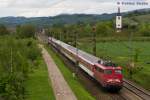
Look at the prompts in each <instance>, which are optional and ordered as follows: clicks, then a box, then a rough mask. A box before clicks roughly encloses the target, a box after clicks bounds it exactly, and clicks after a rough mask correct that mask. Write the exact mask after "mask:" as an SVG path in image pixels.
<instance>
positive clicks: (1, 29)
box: [0, 25, 9, 35]
mask: <svg viewBox="0 0 150 100" xmlns="http://www.w3.org/2000/svg"><path fill="white" fill-rule="evenodd" d="M6 34H9V31H8V30H7V28H6V27H5V26H4V25H0V35H6Z"/></svg>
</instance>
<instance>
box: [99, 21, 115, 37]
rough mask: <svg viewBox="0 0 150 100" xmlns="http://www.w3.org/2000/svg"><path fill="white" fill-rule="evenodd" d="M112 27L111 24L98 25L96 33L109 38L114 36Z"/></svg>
mask: <svg viewBox="0 0 150 100" xmlns="http://www.w3.org/2000/svg"><path fill="white" fill-rule="evenodd" d="M112 32H113V30H112V25H111V23H110V22H100V23H97V24H96V33H97V35H100V36H104V37H105V36H109V35H110V34H112Z"/></svg>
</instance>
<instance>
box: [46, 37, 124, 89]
mask: <svg viewBox="0 0 150 100" xmlns="http://www.w3.org/2000/svg"><path fill="white" fill-rule="evenodd" d="M48 43H49V44H51V45H52V46H53V47H55V48H56V49H58V50H59V51H60V52H61V53H62V54H64V55H65V56H66V57H67V58H69V59H70V60H71V61H73V62H77V61H78V62H79V65H78V66H79V67H80V68H81V69H83V70H84V71H85V72H86V73H87V74H89V75H90V76H91V77H93V78H94V79H96V80H97V81H98V82H99V83H100V84H101V85H102V86H103V87H105V88H107V89H112V88H113V89H115V90H120V89H121V88H122V86H123V75H122V68H121V67H119V66H116V65H115V64H114V63H112V62H111V61H104V60H102V59H99V58H98V57H95V56H93V55H90V54H88V53H86V52H84V51H82V50H79V49H77V48H75V47H73V46H71V45H68V44H66V43H64V42H62V41H59V40H56V39H54V38H52V37H49V39H48Z"/></svg>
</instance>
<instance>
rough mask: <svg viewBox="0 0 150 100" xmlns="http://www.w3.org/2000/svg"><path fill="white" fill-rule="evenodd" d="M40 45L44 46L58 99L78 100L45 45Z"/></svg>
mask: <svg viewBox="0 0 150 100" xmlns="http://www.w3.org/2000/svg"><path fill="white" fill-rule="evenodd" d="M39 46H40V48H42V54H43V58H44V60H45V62H46V64H47V67H48V73H49V78H50V80H51V82H52V87H53V91H54V94H55V97H56V100H77V98H76V96H75V95H74V93H73V92H72V90H71V89H70V87H69V86H68V84H67V82H66V81H65V79H64V77H63V75H62V74H61V72H60V71H59V69H58V67H57V66H56V64H55V63H54V61H53V59H52V58H51V56H50V55H49V53H48V52H47V50H46V49H45V48H44V47H43V45H39Z"/></svg>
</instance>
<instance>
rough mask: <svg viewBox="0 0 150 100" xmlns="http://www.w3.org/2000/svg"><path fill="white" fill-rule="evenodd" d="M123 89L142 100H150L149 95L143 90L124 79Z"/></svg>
mask: <svg viewBox="0 0 150 100" xmlns="http://www.w3.org/2000/svg"><path fill="white" fill-rule="evenodd" d="M124 87H125V88H126V89H128V90H129V91H131V92H133V93H134V94H136V95H137V96H139V97H140V98H141V99H143V100H150V93H149V92H148V91H146V90H144V89H143V88H140V87H138V86H136V85H135V84H133V83H132V82H130V81H128V80H125V79H124Z"/></svg>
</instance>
